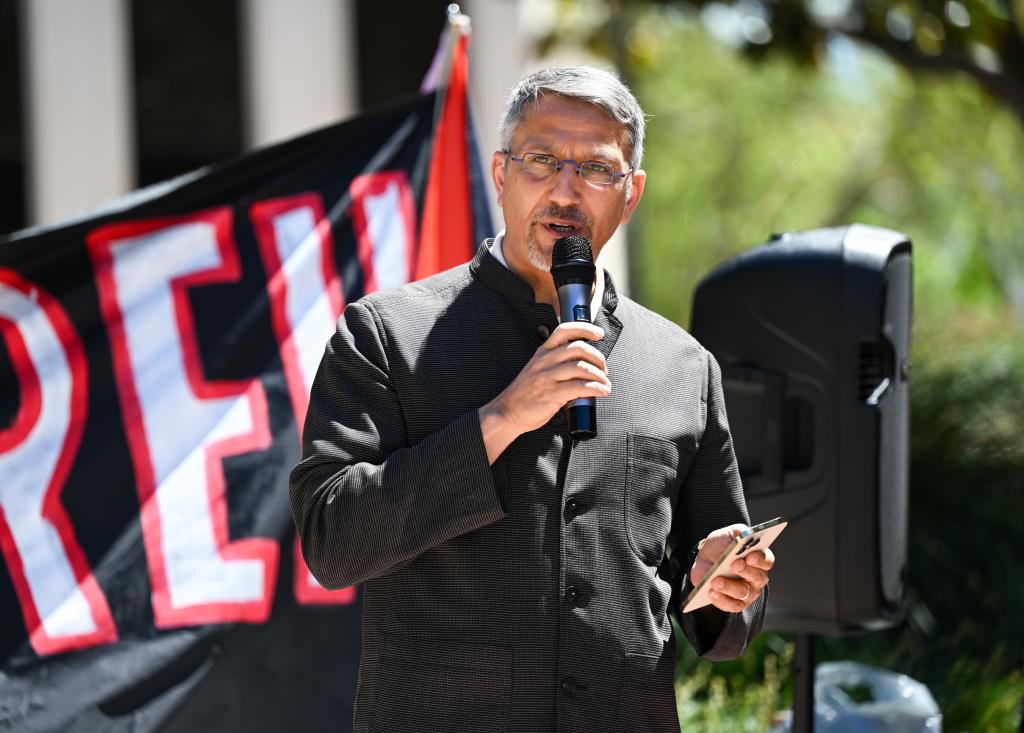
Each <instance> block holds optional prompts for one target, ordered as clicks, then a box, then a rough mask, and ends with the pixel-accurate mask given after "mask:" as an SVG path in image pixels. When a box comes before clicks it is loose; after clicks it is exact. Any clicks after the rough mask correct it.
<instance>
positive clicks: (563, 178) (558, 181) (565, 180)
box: [548, 163, 583, 206]
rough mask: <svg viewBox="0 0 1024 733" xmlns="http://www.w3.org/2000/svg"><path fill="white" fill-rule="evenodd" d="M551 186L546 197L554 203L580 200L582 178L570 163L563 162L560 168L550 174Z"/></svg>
mask: <svg viewBox="0 0 1024 733" xmlns="http://www.w3.org/2000/svg"><path fill="white" fill-rule="evenodd" d="M550 180H551V188H550V192H549V194H548V198H550V199H551V201H553V202H554V203H558V204H562V205H563V206H564V205H566V204H568V203H575V202H577V201H579V200H580V187H581V186H582V185H583V179H581V178H580V177H579V174H578V173H577V172H576V169H575V168H573V166H572V164H571V163H564V164H563V165H562V167H561V169H560V170H558V171H555V172H554V173H552V174H551V179H550Z"/></svg>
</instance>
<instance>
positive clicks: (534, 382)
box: [480, 322, 612, 463]
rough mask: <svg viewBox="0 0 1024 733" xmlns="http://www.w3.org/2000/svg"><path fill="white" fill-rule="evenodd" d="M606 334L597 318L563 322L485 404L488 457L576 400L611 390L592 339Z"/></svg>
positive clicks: (483, 416) (493, 457) (483, 421)
mask: <svg viewBox="0 0 1024 733" xmlns="http://www.w3.org/2000/svg"><path fill="white" fill-rule="evenodd" d="M603 338H604V331H603V330H601V329H600V328H598V327H597V326H595V325H593V324H590V323H582V322H572V323H563V324H561V325H560V326H559V327H558V328H556V329H555V330H554V331H553V332H552V333H551V335H550V336H549V337H548V339H547V340H546V341H545V342H544V343H543V344H541V345H540V347H539V348H538V349H537V351H536V352H535V353H534V355H533V356H532V357H531V358H530V360H529V361H528V362H527V363H526V366H524V367H523V369H522V371H521V372H519V374H518V375H517V376H516V378H515V379H514V380H512V383H511V384H510V385H509V386H508V387H506V388H505V389H504V390H503V391H502V392H501V394H499V395H498V396H497V397H495V398H494V399H493V400H491V401H490V402H488V403H487V404H486V405H484V406H483V407H481V408H480V427H481V431H482V432H483V436H484V444H485V446H486V447H487V459H488V461H490V462H491V463H494V461H495V460H497V458H498V456H500V455H501V453H502V452H503V451H504V450H505V448H507V447H508V445H509V444H510V443H511V442H512V441H513V440H515V439H516V438H517V437H519V436H520V435H522V434H523V433H528V432H530V431H531V430H536V429H537V428H539V427H540V426H542V425H544V424H545V423H546V422H547V421H548V420H550V419H551V418H552V417H554V415H555V413H556V412H558V411H559V410H561V409H562V408H563V407H564V406H565V405H566V404H567V403H569V402H571V401H572V400H575V399H579V398H580V397H607V396H608V395H610V394H611V391H612V384H611V382H610V381H608V365H607V364H605V360H604V355H603V354H601V352H600V351H598V350H597V349H595V348H594V347H593V346H591V345H590V344H589V343H588V341H600V340H601V339H603Z"/></svg>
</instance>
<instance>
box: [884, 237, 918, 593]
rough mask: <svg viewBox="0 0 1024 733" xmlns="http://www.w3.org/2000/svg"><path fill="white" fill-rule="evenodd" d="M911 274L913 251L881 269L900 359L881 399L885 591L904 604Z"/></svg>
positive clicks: (887, 323)
mask: <svg viewBox="0 0 1024 733" xmlns="http://www.w3.org/2000/svg"><path fill="white" fill-rule="evenodd" d="M911 275H912V272H911V258H910V253H909V252H898V253H896V254H894V255H893V256H892V257H891V258H890V259H889V262H888V264H887V265H886V267H885V270H884V271H883V273H882V282H883V285H884V293H885V311H884V321H883V323H882V332H883V334H885V336H886V337H887V338H888V340H889V341H890V342H891V343H892V347H893V352H894V353H893V356H894V359H895V363H894V365H893V369H892V374H891V376H890V379H891V380H892V386H891V387H890V390H889V391H888V392H887V394H886V396H885V398H884V399H883V400H882V401H881V402H880V403H879V412H880V420H881V424H880V426H879V436H880V440H881V445H880V446H879V456H878V469H879V482H878V490H879V497H878V510H879V518H878V523H879V536H878V541H879V557H880V560H881V571H882V572H881V576H882V577H881V581H882V595H883V598H884V599H885V601H886V602H888V603H890V604H893V605H896V606H899V605H901V604H902V598H903V585H904V569H905V567H906V561H907V557H906V556H907V504H908V483H909V471H908V463H909V449H910V446H909V443H910V429H909V421H910V418H909V407H910V391H909V390H910V385H909V384H908V382H907V380H906V378H905V375H906V370H905V369H904V366H905V365H906V363H907V360H908V358H909V354H910V319H911V309H912V302H911V300H912V287H911V282H912V280H911Z"/></svg>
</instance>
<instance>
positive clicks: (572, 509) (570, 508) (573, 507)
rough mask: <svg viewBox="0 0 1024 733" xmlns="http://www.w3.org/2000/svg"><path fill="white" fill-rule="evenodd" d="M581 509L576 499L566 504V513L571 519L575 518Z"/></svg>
mask: <svg viewBox="0 0 1024 733" xmlns="http://www.w3.org/2000/svg"><path fill="white" fill-rule="evenodd" d="M579 508H580V503H579V502H578V501H576V499H575V497H573V498H572V499H569V501H567V502H565V511H566V513H568V515H569V516H570V517H572V516H575V514H576V512H577V511H578V510H579Z"/></svg>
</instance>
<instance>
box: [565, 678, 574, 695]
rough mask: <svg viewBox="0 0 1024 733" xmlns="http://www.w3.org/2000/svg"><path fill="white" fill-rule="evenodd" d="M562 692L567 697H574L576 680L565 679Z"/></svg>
mask: <svg viewBox="0 0 1024 733" xmlns="http://www.w3.org/2000/svg"><path fill="white" fill-rule="evenodd" d="M562 692H563V693H564V694H565V695H566V696H567V697H572V696H573V693H574V692H576V680H574V679H573V678H572V677H563V678H562Z"/></svg>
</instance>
